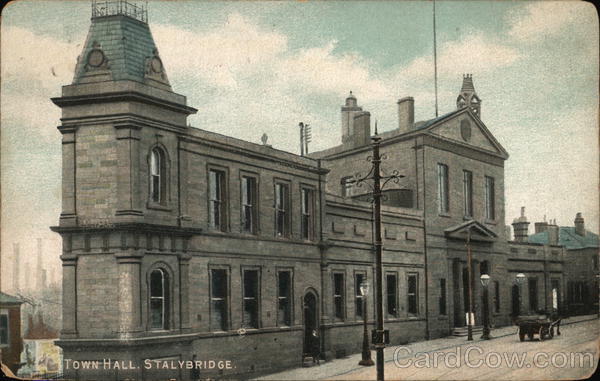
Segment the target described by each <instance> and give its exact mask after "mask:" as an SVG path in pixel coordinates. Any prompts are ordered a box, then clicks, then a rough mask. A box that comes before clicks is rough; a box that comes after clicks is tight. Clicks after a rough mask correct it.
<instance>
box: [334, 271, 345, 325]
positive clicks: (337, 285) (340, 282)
mask: <svg viewBox="0 0 600 381" xmlns="http://www.w3.org/2000/svg"><path fill="white" fill-rule="evenodd" d="M333 304H334V309H335V311H334V312H335V318H336V319H338V320H344V274H341V273H336V274H333Z"/></svg>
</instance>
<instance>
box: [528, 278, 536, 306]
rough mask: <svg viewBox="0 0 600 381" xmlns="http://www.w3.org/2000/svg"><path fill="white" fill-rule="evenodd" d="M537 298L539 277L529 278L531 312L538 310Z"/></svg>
mask: <svg viewBox="0 0 600 381" xmlns="http://www.w3.org/2000/svg"><path fill="white" fill-rule="evenodd" d="M537 298H538V292H537V278H529V309H530V310H531V312H536V311H537V309H538V304H537Z"/></svg>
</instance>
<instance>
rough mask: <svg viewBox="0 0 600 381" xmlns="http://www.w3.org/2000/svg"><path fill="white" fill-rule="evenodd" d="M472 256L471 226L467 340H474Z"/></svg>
mask: <svg viewBox="0 0 600 381" xmlns="http://www.w3.org/2000/svg"><path fill="white" fill-rule="evenodd" d="M471 262H472V258H471V228H469V229H468V230H467V289H468V297H469V311H467V340H468V341H473V269H472V263H471Z"/></svg>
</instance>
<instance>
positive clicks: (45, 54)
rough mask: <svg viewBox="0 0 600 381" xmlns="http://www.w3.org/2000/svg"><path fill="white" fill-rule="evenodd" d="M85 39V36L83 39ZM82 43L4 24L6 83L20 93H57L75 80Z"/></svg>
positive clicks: (3, 58)
mask: <svg viewBox="0 0 600 381" xmlns="http://www.w3.org/2000/svg"><path fill="white" fill-rule="evenodd" d="M79 40H81V41H83V38H81V39H79ZM80 50H81V46H80V45H77V44H71V43H66V42H63V41H61V40H58V39H55V38H53V37H49V36H44V35H39V34H35V33H33V32H31V31H29V30H27V29H24V28H21V27H14V26H11V27H3V28H2V65H1V74H2V81H3V82H4V84H3V87H5V88H6V87H14V88H18V90H19V93H21V94H22V93H31V94H35V93H38V92H39V91H40V90H42V91H51V92H54V93H56V92H57V90H58V89H60V86H62V85H65V84H68V83H71V81H72V80H73V71H74V70H75V64H76V61H77V55H78V54H79V53H80Z"/></svg>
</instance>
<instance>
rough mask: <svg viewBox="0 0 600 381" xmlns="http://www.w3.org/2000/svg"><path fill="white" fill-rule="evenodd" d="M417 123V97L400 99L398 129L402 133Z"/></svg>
mask: <svg viewBox="0 0 600 381" xmlns="http://www.w3.org/2000/svg"><path fill="white" fill-rule="evenodd" d="M414 123H415V99H414V98H413V97H405V98H402V99H399V100H398V130H399V132H400V133H401V134H403V133H405V132H408V131H410V130H412V128H413V125H414Z"/></svg>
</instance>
